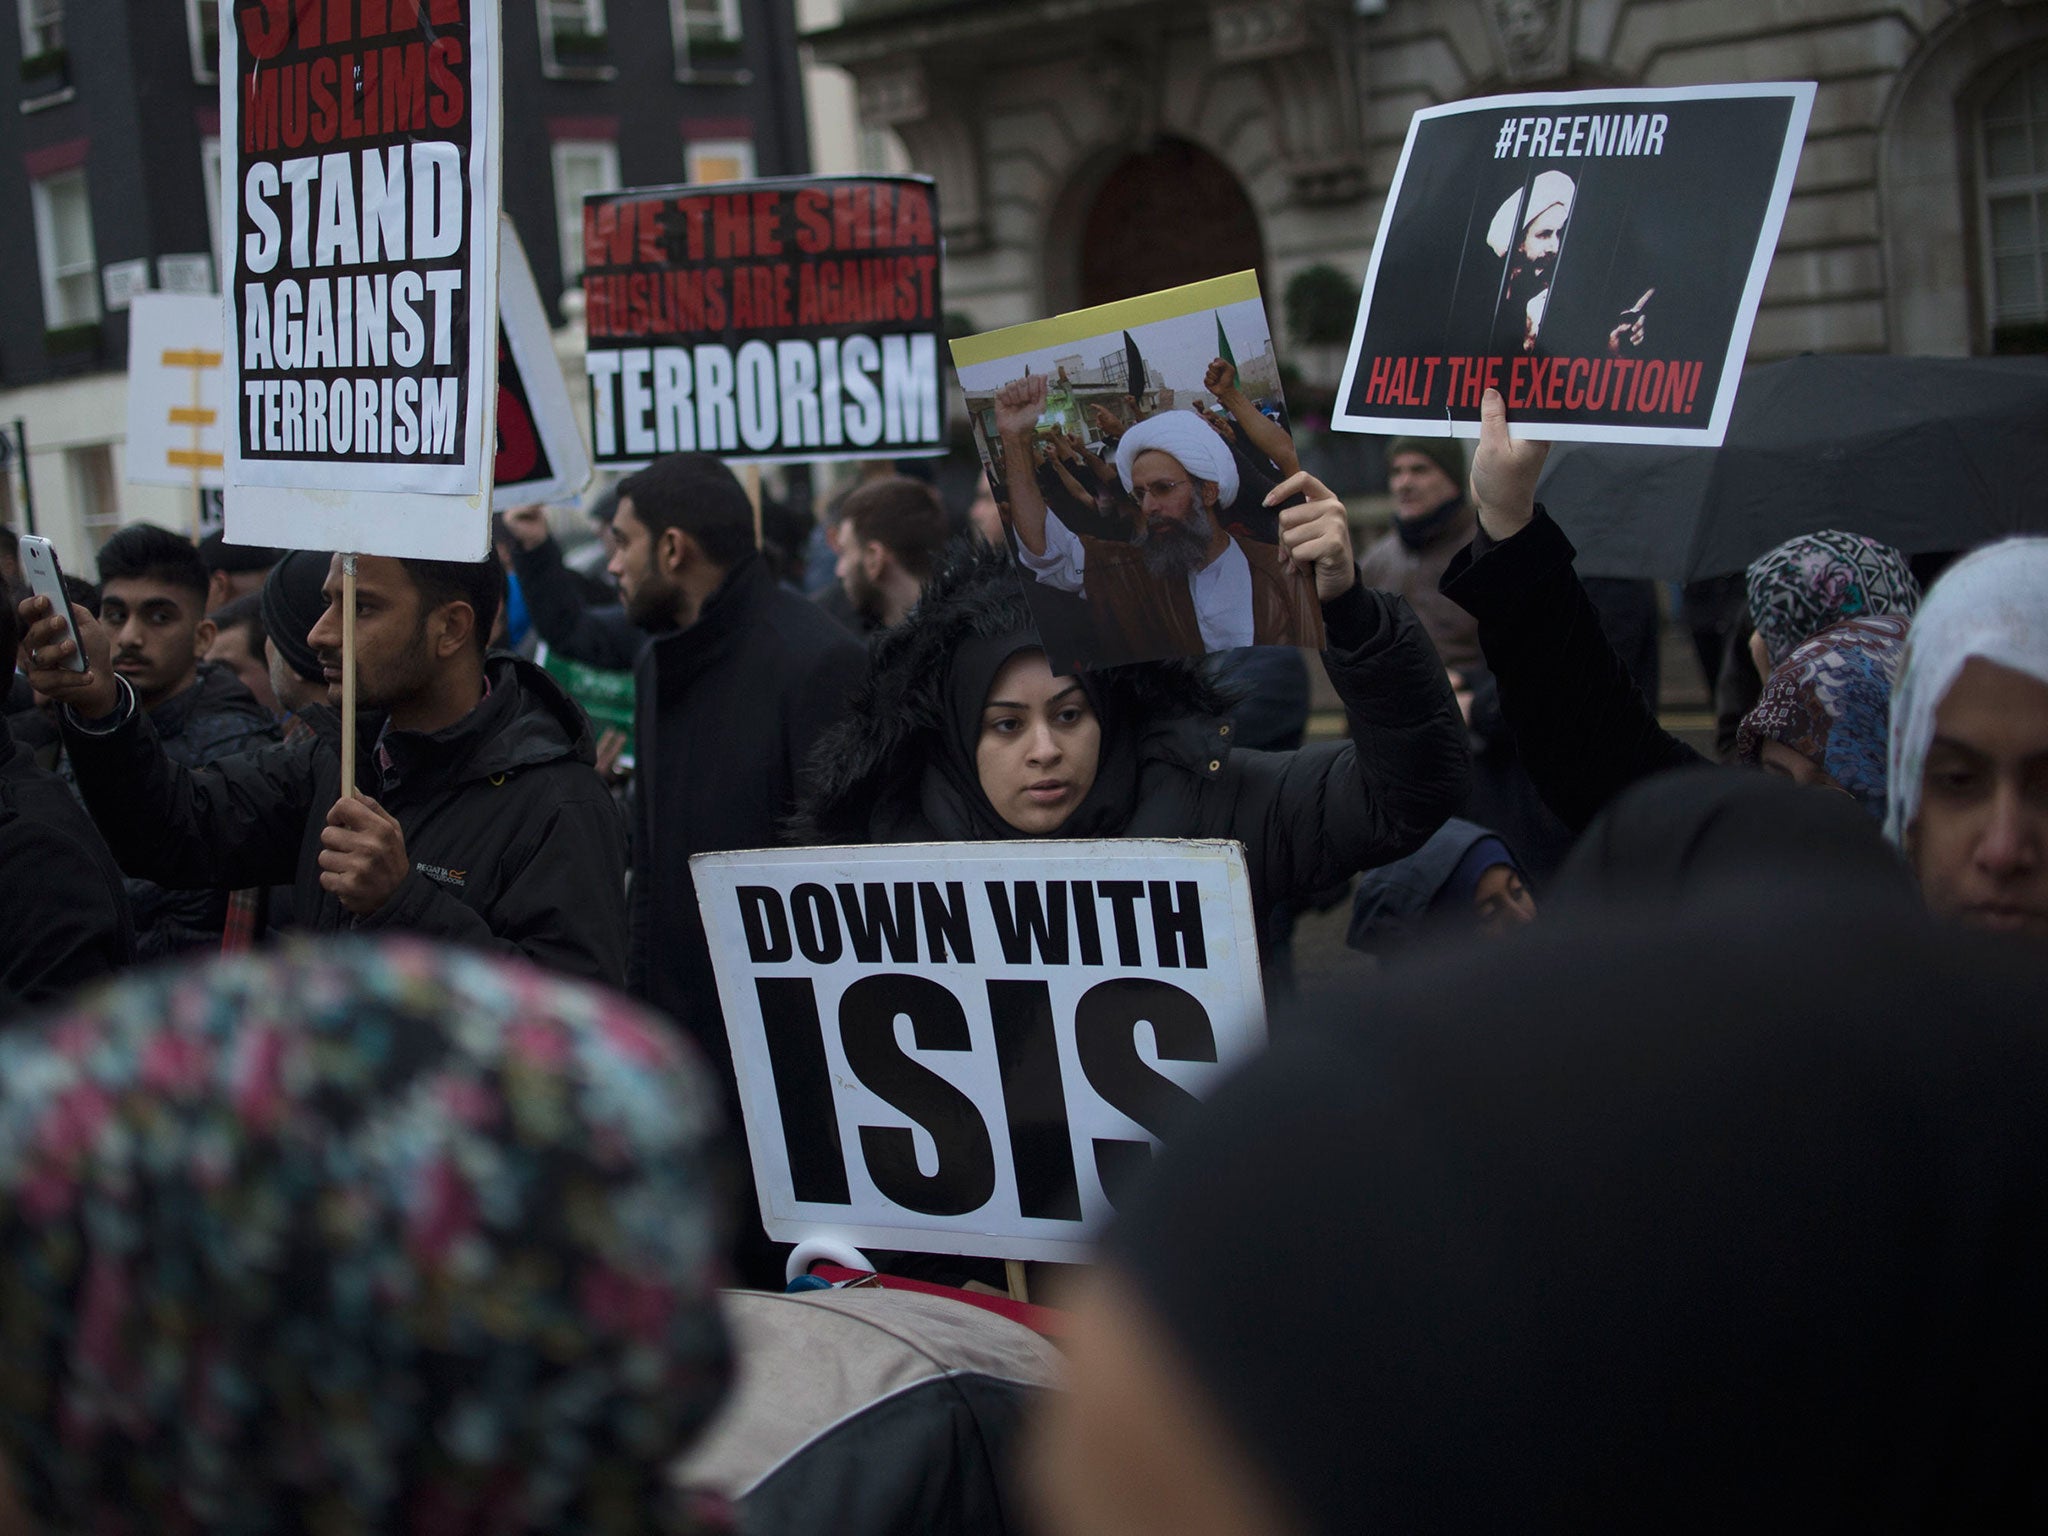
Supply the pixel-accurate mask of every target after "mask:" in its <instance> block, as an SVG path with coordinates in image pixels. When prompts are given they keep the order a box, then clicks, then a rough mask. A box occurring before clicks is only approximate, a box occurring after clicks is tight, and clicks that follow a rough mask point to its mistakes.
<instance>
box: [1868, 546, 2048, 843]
mask: <svg viewBox="0 0 2048 1536" xmlns="http://www.w3.org/2000/svg"><path fill="white" fill-rule="evenodd" d="M1973 656H1975V657H1981V658H1983V659H1984V660H1985V661H1989V662H1995V663H1996V664H1997V665H1999V666H2001V667H2007V668H2010V669H2011V670H2012V671H2015V672H2024V673H2025V674H2027V676H2029V677H2033V678H2038V679H2039V680H2040V681H2042V682H2044V683H2048V539H2044V538H2040V537H2032V538H2018V539H2005V540H2002V541H2001V542H1999V543H1997V544H1991V545H1987V546H1986V547H1985V548H1983V549H1980V550H1977V551H1976V552H1975V553H1973V554H1969V555H1965V556H1964V557H1963V558H1962V559H1960V560H1958V561H1957V562H1956V563H1955V564H1954V565H1952V566H1950V567H1949V568H1948V570H1947V571H1945V572H1944V573H1943V574H1942V577H1941V580H1939V581H1937V582H1936V583H1935V584H1934V590H1933V592H1931V593H1929V594H1928V598H1927V607H1926V609H1925V610H1924V611H1923V612H1922V614H1921V616H1920V618H1919V619H1916V620H1915V621H1914V624H1913V643H1912V644H1911V645H1909V646H1907V647H1906V661H1905V665H1904V667H1903V668H1902V669H1901V670H1900V672H1899V685H1898V689H1897V699H1896V703H1895V704H1894V706H1893V709H1892V741H1891V773H1892V807H1891V819H1890V820H1889V821H1887V822H1886V823H1885V828H1884V830H1885V836H1887V837H1889V838H1890V839H1891V840H1892V842H1893V843H1895V844H1897V845H1898V846H1899V847H1901V848H1903V847H1905V845H1906V833H1907V831H1908V829H1910V828H1911V827H1912V825H1913V819H1914V817H1916V816H1918V815H1919V814H1920V778H1921V775H1922V774H1923V773H1924V772H1925V771H1926V768H1927V750H1928V748H1929V747H1931V746H1932V745H1933V744H1934V714H1935V711H1936V710H1938V709H1940V708H1941V701H1942V700H1943V699H1945V698H1947V697H1948V691H1949V689H1950V688H1951V687H1953V686H1954V685H1955V680H1956V674H1957V673H1959V672H1961V671H1962V670H1963V665H1964V663H1966V662H1968V661H1969V660H1970V658H1971V657H1973Z"/></svg>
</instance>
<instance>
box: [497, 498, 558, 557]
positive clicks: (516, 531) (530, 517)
mask: <svg viewBox="0 0 2048 1536" xmlns="http://www.w3.org/2000/svg"><path fill="white" fill-rule="evenodd" d="M505 526H506V528H508V529H509V530H510V531H511V534H512V537H513V538H515V539H517V540H518V541H519V547H520V548H521V549H539V548H540V547H541V545H543V544H545V543H547V541H548V509H547V508H546V507H544V506H542V505H541V504H540V503H539V502H537V501H529V502H528V503H527V504H526V505H525V506H523V507H514V508H513V509H512V510H511V511H509V512H507V513H506V514H505Z"/></svg>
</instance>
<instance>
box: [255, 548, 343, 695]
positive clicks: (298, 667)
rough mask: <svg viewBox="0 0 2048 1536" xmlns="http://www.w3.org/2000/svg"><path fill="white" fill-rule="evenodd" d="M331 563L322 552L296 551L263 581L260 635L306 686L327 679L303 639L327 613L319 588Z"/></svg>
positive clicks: (318, 661) (311, 550)
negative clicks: (261, 633)
mask: <svg viewBox="0 0 2048 1536" xmlns="http://www.w3.org/2000/svg"><path fill="white" fill-rule="evenodd" d="M332 559H333V556H331V555H329V554H327V553H326V552H325V551H324V550H313V549H295V550H293V551H292V552H291V553H290V554H288V555H286V556H285V557H284V558H283V559H282V560H280V561H278V562H277V564H276V565H273V566H272V567H271V568H270V574H269V575H268V576H266V577H264V578H263V632H264V633H265V634H266V635H268V636H269V637H270V643H271V644H272V645H274V646H275V647H277V652H278V654H279V655H280V656H282V657H284V659H285V663H286V665H288V666H289V667H290V668H291V669H292V670H293V671H294V672H296V673H298V674H299V676H300V677H303V678H304V679H305V680H306V681H307V682H309V683H318V682H323V681H325V679H326V676H327V674H326V673H325V672H323V671H322V670H321V667H320V658H319V657H318V656H317V655H315V654H314V652H313V647H312V646H311V645H309V644H307V642H306V636H307V635H308V634H310V633H311V632H312V629H313V626H314V625H315V624H317V623H319V622H320V615H321V614H323V613H325V612H326V611H327V597H326V594H325V593H323V592H322V591H321V588H322V587H323V586H325V585H326V582H327V567H328V564H329V562H330V561H331V560H332Z"/></svg>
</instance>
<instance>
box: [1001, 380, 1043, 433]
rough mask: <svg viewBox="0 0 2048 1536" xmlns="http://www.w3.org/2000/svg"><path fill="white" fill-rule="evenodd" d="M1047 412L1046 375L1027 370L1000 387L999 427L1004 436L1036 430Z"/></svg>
mask: <svg viewBox="0 0 2048 1536" xmlns="http://www.w3.org/2000/svg"><path fill="white" fill-rule="evenodd" d="M1044 412H1045V375H1044V374H1042V373H1027V374H1025V375H1024V377H1023V378H1021V379H1012V380H1011V381H1010V382H1009V383H1008V384H1005V385H1004V386H1003V387H1002V388H1001V389H999V390H997V391H996V431H997V433H998V434H1000V435H1001V436H1003V437H1014V436H1023V435H1024V434H1026V433H1029V432H1032V431H1035V430H1036V429H1037V427H1038V418H1039V417H1040V416H1041V415H1043V414H1044Z"/></svg>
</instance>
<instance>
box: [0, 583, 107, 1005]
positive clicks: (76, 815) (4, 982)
mask: <svg viewBox="0 0 2048 1536" xmlns="http://www.w3.org/2000/svg"><path fill="white" fill-rule="evenodd" d="M12 597H13V594H12V593H10V592H9V591H8V589H7V588H6V586H5V585H0V657H4V658H5V659H6V663H7V671H8V676H9V677H12V676H13V673H14V659H15V637H16V634H17V629H16V621H15V607H14V602H13V601H12ZM0 891H4V892H6V893H7V894H6V898H5V917H4V921H0V929H4V931H5V933H6V935H7V940H6V942H5V943H0V1021H4V1020H5V1019H7V1018H8V1017H9V1016H10V1015H11V1014H12V1013H13V1012H15V1011H17V1010H20V1009H23V1008H27V1007H32V1006H37V1005H40V1004H44V1003H53V1002H56V1001H58V1000H59V999H61V998H62V997H64V996H65V994H67V993H68V992H70V991H71V990H72V989H73V988H76V987H80V986H83V985H84V984H85V983H87V982H89V981H97V980H99V979H100V978H101V977H103V976H109V975H112V974H113V973H114V972H115V971H117V970H119V969H120V968H121V967H122V966H124V965H127V964H128V963H129V961H131V960H133V959H134V958H135V928H134V924H133V923H132V922H131V921H130V919H129V912H128V894H127V891H126V890H125V889H124V888H123V885H122V881H121V869H120V866H119V865H117V864H116V863H115V862H114V856H113V854H112V853H110V852H108V850H107V844H106V840H105V839H104V838H102V837H101V836H100V834H99V829H98V828H97V827H95V826H94V825H93V824H92V818H91V817H89V816H87V815H86V814H85V810H84V808H83V807H82V806H80V805H79V803H78V801H77V800H76V799H74V798H73V797H72V794H71V791H70V790H69V789H68V788H66V787H65V784H64V781H63V780H62V779H60V778H58V777H57V775H55V774H54V773H51V772H49V771H48V770H47V769H43V768H39V767H37V766H36V764H35V762H34V760H33V759H32V758H31V757H30V756H29V754H28V753H27V752H26V751H24V750H22V749H21V748H20V747H18V746H16V744H15V741H14V738H13V736H12V735H10V734H9V732H8V730H7V727H6V725H5V724H4V723H0Z"/></svg>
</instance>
